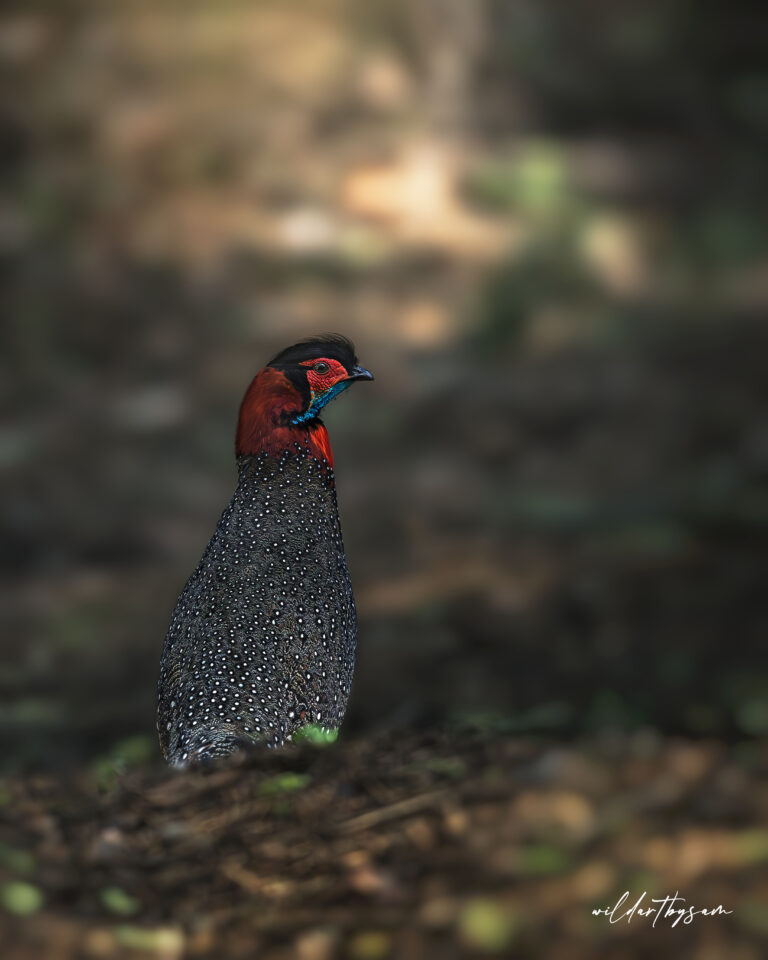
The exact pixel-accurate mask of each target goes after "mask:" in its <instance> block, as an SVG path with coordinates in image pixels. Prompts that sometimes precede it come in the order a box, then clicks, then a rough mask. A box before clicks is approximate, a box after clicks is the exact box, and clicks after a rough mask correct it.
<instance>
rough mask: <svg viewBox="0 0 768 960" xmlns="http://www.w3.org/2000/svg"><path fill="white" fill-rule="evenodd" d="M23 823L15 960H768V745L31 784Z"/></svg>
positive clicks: (539, 753) (442, 750) (9, 930)
mask: <svg viewBox="0 0 768 960" xmlns="http://www.w3.org/2000/svg"><path fill="white" fill-rule="evenodd" d="M3 806H4V813H5V815H6V816H5V818H4V824H3V827H2V834H0V836H1V837H2V846H0V852H1V853H2V861H3V881H4V883H5V886H3V887H2V889H3V891H4V893H3V896H4V898H5V901H6V906H8V905H9V902H10V905H11V906H12V907H14V908H15V910H16V913H17V916H15V917H10V916H9V914H8V913H7V912H6V913H5V914H4V915H3V920H2V955H3V957H4V958H6V960H32V958H39V957H45V958H50V960H69V958H72V960H74V958H80V957H83V958H85V957H88V958H100V957H120V958H133V957H136V958H138V957H145V956H157V957H164V958H169V960H170V958H176V957H182V956H184V957H186V956H189V957H211V958H218V957H231V958H239V957H243V958H252V957H263V958H265V960H278V958H285V960H288V958H298V960H326V958H331V957H337V956H343V957H349V958H357V960H379V958H380V960H384V958H387V957H396V958H404V960H410V958H413V960H418V958H431V957H434V958H440V960H445V958H452V957H473V956H482V955H497V956H508V957H537V956H547V957H562V958H565V957H568V958H576V960H578V958H582V957H583V958H592V957H595V956H600V957H606V958H616V960H618V958H624V957H627V956H632V957H658V956H676V957H694V958H696V960H719V958H723V960H725V958H728V960H732V958H739V960H752V958H754V960H759V958H760V957H762V956H765V952H766V950H767V949H768V913H766V909H765V903H766V898H767V897H768V869H767V866H768V818H767V817H766V812H767V811H768V751H767V750H766V747H765V745H764V744H757V743H752V744H745V745H743V746H742V747H740V748H731V749H727V748H725V747H723V746H722V745H719V744H717V743H710V742H706V741H701V742H693V741H690V740H682V739H679V740H678V739H671V740H668V741H662V740H660V739H659V738H657V737H654V736H652V735H650V734H646V735H643V734H636V735H633V736H632V737H614V738H604V739H602V740H601V741H595V742H592V743H578V744H571V745H563V744H559V745H556V744H553V743H548V742H546V741H538V740H536V739H530V738H529V739H524V738H519V737H516V736H510V735H508V734H504V733H500V732H493V731H487V730H485V731H482V730H477V729H476V730H474V731H471V730H463V731H460V730H454V731H445V732H442V733H432V734H426V733H425V734H423V735H421V736H411V737H395V736H389V737H382V738H378V739H361V740H354V739H352V740H347V741H342V742H339V743H337V744H335V745H329V746H323V747H320V746H304V747H302V748H295V749H289V750H287V751H286V752H284V753H282V754H268V753H262V754H258V755H253V756H251V757H248V758H245V759H243V760H242V761H237V762H234V763H231V764H230V765H224V766H221V767H218V768H212V769H209V770H203V771H186V772H182V773H169V772H166V771H162V772H160V771H158V772H150V773H143V774H133V775H132V774H130V773H129V774H124V775H119V776H117V777H116V778H114V779H112V780H104V779H103V778H102V782H101V783H100V785H97V780H94V778H93V777H91V778H85V777H83V776H82V775H81V776H80V777H78V778H73V779H72V780H71V781H69V782H63V781H62V780H60V779H57V780H54V779H51V778H46V777H44V776H39V777H30V778H27V779H24V780H16V781H13V782H11V783H7V784H6V785H5V787H4V792H3ZM8 814H10V818H9V817H8ZM11 881H12V882H11ZM625 890H628V891H629V893H630V899H629V900H628V902H627V903H626V904H625V905H624V910H626V909H627V908H628V907H629V906H630V905H631V904H633V903H634V902H635V901H636V899H637V898H638V897H639V896H640V895H641V894H642V893H643V892H646V900H645V905H646V906H649V905H650V903H649V901H650V898H663V897H664V896H666V895H669V896H672V895H674V894H675V893H676V892H677V891H679V893H680V895H681V896H684V897H685V898H686V901H687V902H686V903H685V905H684V907H686V908H687V907H688V906H689V905H694V906H695V907H696V909H700V908H702V907H705V908H708V909H711V908H714V907H717V906H718V905H722V907H723V908H724V909H726V910H728V911H730V913H729V914H728V915H720V916H713V917H707V916H697V917H695V918H694V920H693V922H692V923H690V924H687V925H686V924H684V923H683V922H681V921H679V922H678V924H677V925H676V926H674V927H673V926H672V922H673V919H674V917H670V918H665V917H661V918H659V920H658V921H657V923H656V924H655V925H654V924H653V922H652V919H651V918H650V917H642V916H639V915H635V916H634V917H632V919H631V921H630V922H627V921H626V920H618V919H617V922H616V923H614V924H611V923H609V921H608V919H607V918H606V917H604V916H597V917H595V916H593V915H592V910H593V909H597V908H602V907H612V906H613V905H614V904H615V902H616V900H617V899H618V897H619V896H620V894H621V893H623V892H624V891H625ZM9 891H11V892H10V893H9ZM30 906H34V907H39V910H37V909H36V910H35V912H34V914H33V915H32V916H28V917H24V916H23V914H24V912H25V908H27V907H30ZM678 906H682V905H681V904H678ZM621 913H622V911H619V912H618V913H617V914H615V915H614V916H615V918H618V917H620V916H621ZM19 914H21V915H19Z"/></svg>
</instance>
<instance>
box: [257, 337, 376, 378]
mask: <svg viewBox="0 0 768 960" xmlns="http://www.w3.org/2000/svg"><path fill="white" fill-rule="evenodd" d="M318 357H330V358H332V359H333V360H338V361H339V362H340V363H342V364H343V365H344V367H345V368H346V369H347V370H351V369H352V367H354V366H355V364H356V363H357V357H356V356H355V345H354V344H353V343H352V341H351V340H350V339H348V338H347V337H344V336H342V335H341V334H340V333H324V334H321V335H320V336H317V337H307V338H306V339H305V340H299V342H298V343H294V344H293V346H290V347H286V348H285V349H284V350H281V351H280V353H278V354H277V355H276V356H275V357H273V358H272V359H271V360H270V361H269V363H268V364H267V366H270V367H283V366H288V365H292V364H296V363H301V361H302V360H315V359H316V358H318Z"/></svg>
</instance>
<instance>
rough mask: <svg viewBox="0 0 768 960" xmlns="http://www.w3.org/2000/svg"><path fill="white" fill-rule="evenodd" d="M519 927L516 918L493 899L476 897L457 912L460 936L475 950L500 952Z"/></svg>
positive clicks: (510, 940) (507, 945)
mask: <svg viewBox="0 0 768 960" xmlns="http://www.w3.org/2000/svg"><path fill="white" fill-rule="evenodd" d="M518 928H519V920H518V918H517V917H516V916H515V915H514V914H512V913H511V912H510V911H509V910H507V909H505V908H504V907H502V906H500V905H499V904H497V903H496V902H494V901H493V900H487V899H485V898H480V897H478V898H476V899H474V900H470V901H469V902H468V903H467V904H465V905H464V907H463V909H462V911H461V913H460V914H459V931H460V932H461V936H462V938H463V939H464V940H465V941H466V942H467V943H468V944H469V945H470V946H471V947H474V948H475V949H477V950H482V951H483V952H485V953H501V952H502V951H505V950H506V949H507V948H508V947H509V946H510V945H511V943H512V941H513V940H514V937H515V933H516V932H517V930H518Z"/></svg>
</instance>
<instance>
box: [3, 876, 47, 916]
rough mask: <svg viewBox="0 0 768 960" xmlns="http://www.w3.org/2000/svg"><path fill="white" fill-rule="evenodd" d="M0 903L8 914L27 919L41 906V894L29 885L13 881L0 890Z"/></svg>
mask: <svg viewBox="0 0 768 960" xmlns="http://www.w3.org/2000/svg"><path fill="white" fill-rule="evenodd" d="M0 903H2V905H3V906H4V907H5V909H6V910H7V911H8V912H9V913H15V914H16V915H17V916H19V917H29V916H31V915H32V914H33V913H37V912H38V910H40V908H41V907H42V906H43V894H42V893H41V891H40V890H38V888H37V887H35V886H33V885H32V884H31V883H22V882H21V881H13V882H11V883H6V884H5V885H4V886H3V887H2V888H0Z"/></svg>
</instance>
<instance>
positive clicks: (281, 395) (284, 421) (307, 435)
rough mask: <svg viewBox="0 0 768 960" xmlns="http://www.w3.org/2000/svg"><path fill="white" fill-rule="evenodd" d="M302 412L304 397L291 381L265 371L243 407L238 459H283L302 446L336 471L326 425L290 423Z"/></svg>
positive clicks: (249, 390)
mask: <svg viewBox="0 0 768 960" xmlns="http://www.w3.org/2000/svg"><path fill="white" fill-rule="evenodd" d="M301 408H302V397H301V394H300V393H299V391H298V390H297V389H296V387H295V386H294V385H293V384H292V383H291V381H290V380H289V379H288V377H286V376H285V374H283V373H281V372H280V371H279V370H275V369H274V368H273V367H265V368H264V369H263V370H261V371H260V372H259V373H257V374H256V376H255V377H254V378H253V380H252V381H251V385H250V386H249V387H248V389H247V390H246V392H245V396H244V397H243V402H242V403H241V404H240V415H239V417H238V421H237V438H236V441H235V452H236V454H237V456H238V457H240V456H256V455H258V454H260V453H266V454H269V455H270V456H274V457H279V456H280V455H281V454H283V453H285V452H286V451H291V452H294V451H295V450H296V448H295V444H297V443H298V444H299V445H300V446H301V447H304V448H305V449H306V450H307V452H308V453H309V455H310V456H312V457H315V458H316V459H317V460H321V461H322V460H327V462H328V464H329V466H331V467H333V453H332V452H331V441H330V439H329V438H328V431H327V430H326V429H325V427H324V426H323V424H322V423H319V422H318V421H314V422H313V421H309V422H308V423H299V424H292V423H290V422H289V421H290V418H291V417H292V416H295V415H297V414H299V413H301Z"/></svg>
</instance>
